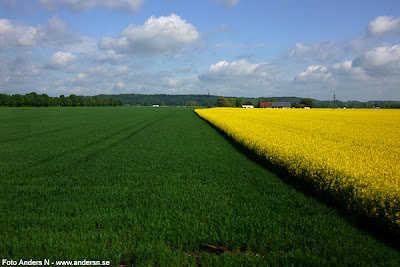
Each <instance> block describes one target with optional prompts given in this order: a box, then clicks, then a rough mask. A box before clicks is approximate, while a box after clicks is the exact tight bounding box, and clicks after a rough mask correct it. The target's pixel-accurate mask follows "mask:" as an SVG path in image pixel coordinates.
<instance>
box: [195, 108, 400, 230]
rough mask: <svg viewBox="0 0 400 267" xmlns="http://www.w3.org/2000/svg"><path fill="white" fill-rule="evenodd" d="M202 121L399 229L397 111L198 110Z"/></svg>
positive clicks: (399, 133)
mask: <svg viewBox="0 0 400 267" xmlns="http://www.w3.org/2000/svg"><path fill="white" fill-rule="evenodd" d="M195 112H196V113H197V114H198V115H199V116H200V117H202V118H203V119H205V120H207V121H209V122H210V123H211V124H213V125H214V126H216V127H217V128H219V129H220V130H222V131H224V132H225V133H227V134H228V135H229V136H230V137H232V138H233V139H235V140H236V141H237V142H239V143H240V144H242V145H243V146H246V147H247V148H249V149H251V150H252V151H254V152H255V153H257V154H259V155H261V156H262V157H264V158H265V159H266V160H268V161H269V162H271V163H272V164H274V165H276V166H279V167H283V168H285V169H287V170H288V171H289V172H290V173H291V174H293V175H295V176H296V177H300V178H302V179H305V180H308V181H311V182H312V183H313V184H314V185H315V187H316V188H317V189H318V190H327V191H329V192H330V193H332V194H334V195H335V196H337V197H339V198H340V199H342V200H345V201H346V202H347V203H348V207H349V208H350V209H354V210H357V211H358V212H361V213H363V214H366V215H368V216H370V217H375V218H380V219H384V220H385V221H388V222H389V223H390V224H391V225H393V226H394V225H396V226H397V227H398V226H400V110H383V109H382V110H370V109H365V110H360V109H345V110H344V109H335V110H334V109H311V110H304V109H239V108H215V109H197V110H195Z"/></svg>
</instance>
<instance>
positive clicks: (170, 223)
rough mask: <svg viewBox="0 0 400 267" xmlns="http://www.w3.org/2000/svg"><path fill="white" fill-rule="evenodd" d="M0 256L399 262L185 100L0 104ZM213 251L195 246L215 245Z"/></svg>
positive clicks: (136, 262) (130, 261) (173, 262)
mask: <svg viewBox="0 0 400 267" xmlns="http://www.w3.org/2000/svg"><path fill="white" fill-rule="evenodd" d="M0 179H1V180H0V181H1V182H0V183H1V194H0V206H1V214H0V215H1V216H0V257H1V258H2V259H7V260H16V261H19V260H20V259H23V260H30V259H33V260H43V259H50V260H51V261H56V260H98V261H102V260H107V261H110V262H111V266H117V265H118V264H121V265H125V266H178V265H182V266H187V265H193V266H196V265H202V266H257V265H258V266H259V265H264V266H265V265H273V266H276V265H278V266H285V265H291V264H293V265H296V266H299V265H306V266H343V265H345V266H398V265H399V263H400V252H399V251H398V250H397V249H395V248H392V247H390V246H388V245H387V244H386V243H384V242H382V241H380V240H378V239H376V238H375V237H374V236H372V235H370V234H368V233H367V232H365V231H363V230H361V229H360V228H358V227H356V226H354V224H351V223H349V222H348V220H345V219H344V218H343V217H342V216H341V215H340V213H339V212H338V211H337V210H335V209H333V208H331V207H328V206H326V205H324V204H322V203H321V202H320V201H318V200H316V198H314V197H311V196H309V195H306V194H304V193H302V192H300V191H298V190H296V189H295V188H294V187H293V186H290V185H288V184H287V183H285V182H283V181H282V180H281V179H280V178H279V177H277V176H276V175H275V174H273V173H271V172H269V171H268V170H267V169H266V168H264V167H263V166H262V165H261V164H259V163H256V162H254V161H253V160H251V159H250V158H248V157H247V156H246V155H245V154H243V153H242V152H240V151H239V150H238V149H237V148H236V147H235V146H233V145H232V144H231V143H230V142H229V141H228V140H226V139H225V137H224V136H222V135H221V134H220V133H218V132H217V131H216V130H215V129H214V128H212V127H211V126H210V125H209V124H208V123H207V122H205V121H203V120H202V119H201V118H199V117H198V116H197V115H196V114H195V113H194V112H193V109H189V108H129V107H109V108H107V107H100V108H97V107H93V108H0ZM225 242H227V243H228V249H227V251H226V252H225V253H216V252H215V251H214V250H213V249H212V248H210V247H208V246H206V245H203V244H202V243H205V244H210V245H214V246H222V245H223V244H224V243H225Z"/></svg>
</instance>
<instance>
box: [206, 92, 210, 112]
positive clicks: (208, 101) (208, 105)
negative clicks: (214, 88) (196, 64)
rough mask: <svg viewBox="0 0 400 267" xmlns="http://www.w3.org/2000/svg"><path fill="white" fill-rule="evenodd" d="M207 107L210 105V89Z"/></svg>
mask: <svg viewBox="0 0 400 267" xmlns="http://www.w3.org/2000/svg"><path fill="white" fill-rule="evenodd" d="M207 107H208V108H209V107H210V90H208V99H207Z"/></svg>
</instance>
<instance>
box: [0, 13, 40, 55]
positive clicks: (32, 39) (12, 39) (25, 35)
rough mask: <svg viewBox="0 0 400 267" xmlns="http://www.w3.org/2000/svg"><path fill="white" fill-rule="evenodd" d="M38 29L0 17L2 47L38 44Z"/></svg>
mask: <svg viewBox="0 0 400 267" xmlns="http://www.w3.org/2000/svg"><path fill="white" fill-rule="evenodd" d="M36 37H37V30H36V29H35V28H34V27H31V26H24V25H20V24H18V23H16V22H14V21H11V20H8V19H0V49H8V48H13V47H20V46H33V45H35V44H36Z"/></svg>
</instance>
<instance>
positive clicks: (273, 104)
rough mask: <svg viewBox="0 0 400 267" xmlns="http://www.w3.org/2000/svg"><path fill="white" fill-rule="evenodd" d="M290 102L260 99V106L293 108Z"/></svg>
mask: <svg viewBox="0 0 400 267" xmlns="http://www.w3.org/2000/svg"><path fill="white" fill-rule="evenodd" d="M291 106H292V104H291V103H290V102H263V101H260V108H291Z"/></svg>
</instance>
